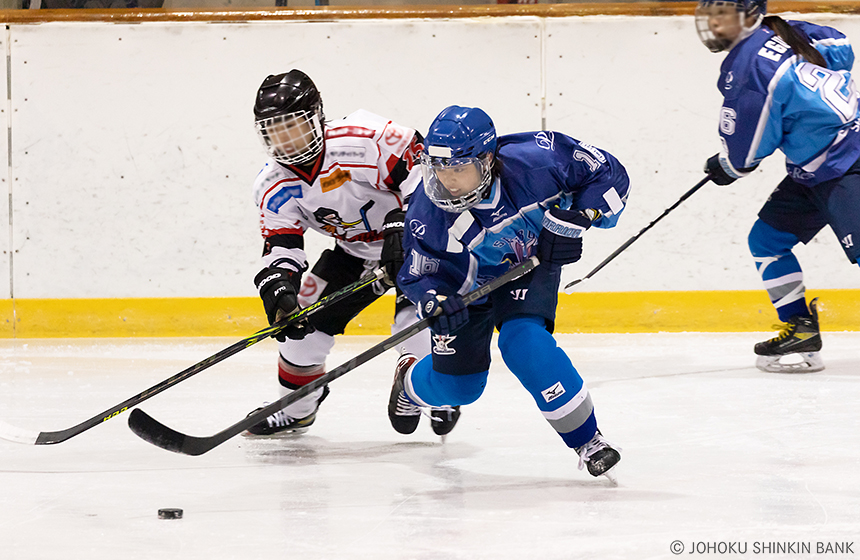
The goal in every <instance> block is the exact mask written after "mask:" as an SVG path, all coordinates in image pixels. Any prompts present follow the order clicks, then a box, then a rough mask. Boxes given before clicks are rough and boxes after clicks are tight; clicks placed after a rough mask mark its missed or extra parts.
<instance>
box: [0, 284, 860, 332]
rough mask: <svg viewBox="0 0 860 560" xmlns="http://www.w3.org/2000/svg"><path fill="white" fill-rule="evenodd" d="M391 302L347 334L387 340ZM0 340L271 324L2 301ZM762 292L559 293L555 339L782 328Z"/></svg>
mask: <svg viewBox="0 0 860 560" xmlns="http://www.w3.org/2000/svg"><path fill="white" fill-rule="evenodd" d="M807 296H808V298H812V297H818V298H819V310H820V317H821V328H822V330H824V331H860V290H812V291H809V292H807ZM393 308H394V296H391V295H386V296H383V297H382V298H380V299H379V300H377V301H376V302H375V303H374V304H372V305H371V306H369V307H368V308H367V309H365V310H364V312H362V313H361V314H360V315H359V316H358V317H357V318H356V319H355V320H353V321H352V323H351V324H350V325H349V327H348V328H347V330H346V334H348V335H387V334H389V333H390V324H391V319H392V314H393ZM0 311H2V317H3V321H2V332H0V338H78V337H173V336H231V337H244V336H249V335H250V334H252V333H254V332H256V331H257V330H259V329H261V328H263V327H265V326H266V321H265V315H264V314H263V310H262V305H261V304H260V302H259V299H257V298H135V299H121V298H117V299H16V300H9V299H7V300H3V301H2V303H0ZM778 322H779V321H778V319H777V317H776V313H775V312H774V310H773V307H772V306H771V304H770V301H768V299H767V295H766V293H765V292H764V291H762V290H756V291H696V292H666V291H653V292H589V293H581V294H576V293H574V294H569V295H568V294H559V306H558V317H557V321H556V332H558V333H648V332H758V331H770V330H772V327H773V325H774V324H776V323H778Z"/></svg>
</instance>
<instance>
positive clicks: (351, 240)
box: [254, 110, 422, 270]
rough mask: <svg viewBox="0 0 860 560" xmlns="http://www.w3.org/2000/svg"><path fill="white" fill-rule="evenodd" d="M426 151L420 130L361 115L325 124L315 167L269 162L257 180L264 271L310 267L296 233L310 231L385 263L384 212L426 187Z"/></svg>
mask: <svg viewBox="0 0 860 560" xmlns="http://www.w3.org/2000/svg"><path fill="white" fill-rule="evenodd" d="M421 149H422V145H421V143H420V135H418V136H416V134H415V130H414V129H411V128H407V127H403V126H400V125H398V124H396V123H394V122H392V121H390V120H387V119H384V118H382V117H380V116H378V115H374V114H373V113H370V112H368V111H364V110H358V111H356V112H354V113H352V114H351V115H349V116H348V117H346V118H343V119H340V120H335V121H331V122H328V123H326V125H325V145H324V148H323V157H321V158H319V160H318V161H317V162H316V164H315V165H314V167H313V169H310V170H305V169H300V168H296V167H292V166H290V167H287V166H284V165H281V164H279V163H278V162H276V161H275V160H273V159H269V161H267V162H266V165H265V166H264V167H263V169H262V170H261V171H260V173H259V175H257V179H256V180H255V182H254V200H255V201H256V204H257V208H258V209H259V212H260V228H261V231H262V234H263V237H264V238H265V239H266V250H265V251H264V253H265V254H264V257H263V264H264V266H278V267H282V268H291V269H296V270H302V269H304V268H305V267H306V266H307V256H306V255H305V252H304V250H303V249H302V247H300V246H297V245H301V244H300V243H299V244H297V243H296V239H297V238H296V237H295V235H303V234H304V232H305V230H307V229H308V228H310V229H313V230H315V231H318V232H319V233H321V234H323V235H326V236H328V237H333V238H334V239H335V240H336V243H337V244H338V245H340V246H341V247H342V248H343V250H344V251H346V252H347V253H348V254H350V255H352V256H355V257H358V258H361V259H365V260H370V261H377V260H379V256H380V251H381V250H382V224H383V220H384V218H385V215H386V214H387V213H388V212H389V211H391V210H393V209H395V208H401V207H402V206H403V199H404V198H405V197H406V196H408V195H410V194H411V193H412V191H413V190H415V187H416V186H417V185H418V184H420V181H421V171H420V165H419V161H418V157H419V154H420V152H421Z"/></svg>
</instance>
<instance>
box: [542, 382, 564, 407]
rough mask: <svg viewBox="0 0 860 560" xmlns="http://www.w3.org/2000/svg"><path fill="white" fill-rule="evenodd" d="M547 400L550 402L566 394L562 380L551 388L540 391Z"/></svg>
mask: <svg viewBox="0 0 860 560" xmlns="http://www.w3.org/2000/svg"><path fill="white" fill-rule="evenodd" d="M540 394H541V395H542V396H543V398H544V400H545V401H546V402H550V401H552V400H554V399H557V398H558V397H560V396H562V395H563V394H564V386H563V385H562V384H561V381H559V382H558V383H556V384H555V385H553V386H552V387H550V388H549V389H544V390H543V391H541V392H540Z"/></svg>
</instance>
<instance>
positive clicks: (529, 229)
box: [397, 131, 629, 302]
mask: <svg viewBox="0 0 860 560" xmlns="http://www.w3.org/2000/svg"><path fill="white" fill-rule="evenodd" d="M496 166H497V167H496V169H497V174H496V178H495V180H494V182H493V184H492V186H491V188H490V190H489V194H488V195H487V196H486V197H485V198H484V200H482V201H481V202H480V203H479V204H477V205H476V206H474V207H472V208H471V209H469V210H467V211H465V212H463V213H461V214H455V213H452V212H446V211H445V210H442V209H441V208H439V207H437V206H436V205H435V204H433V203H432V202H431V201H430V199H428V198H427V196H426V195H425V194H424V189H423V188H422V187H419V188H417V189H416V190H415V192H414V194H413V195H412V198H411V199H410V202H409V210H408V212H407V214H406V224H405V225H406V227H405V228H404V229H405V235H404V241H403V246H404V253H405V254H406V260H405V264H404V265H403V268H401V269H400V274H399V275H398V277H397V280H398V285H399V286H400V287H401V289H402V290H403V291H404V293H405V294H406V296H407V297H408V298H409V299H410V300H412V301H413V302H417V301H419V300H420V299H421V296H422V295H423V294H424V293H426V292H427V291H429V290H436V291H437V293H439V294H453V293H459V294H465V293H467V292H469V291H470V290H472V289H474V288H476V287H477V286H479V285H481V284H484V283H485V282H487V281H488V280H490V279H492V278H496V277H498V276H500V275H502V274H504V273H505V272H507V271H508V270H509V269H510V268H511V267H513V266H515V265H517V264H519V263H521V262H523V261H524V260H526V259H528V258H529V257H531V256H533V255H535V254H536V253H537V242H538V235H539V234H540V230H541V222H542V220H543V217H544V213H545V212H546V210H547V208H549V207H550V206H551V205H554V204H559V205H561V207H563V208H572V209H577V210H583V209H587V208H593V209H596V210H599V211H600V212H601V214H602V217H600V218H598V219H597V220H596V221H595V222H594V224H593V225H594V226H596V227H601V228H609V227H612V226H614V225H615V222H616V221H617V220H618V215H619V214H620V213H621V212H622V210H624V205H625V203H626V201H627V194H628V190H629V181H628V178H627V172H626V170H625V169H624V167H623V166H622V165H621V163H619V162H618V160H617V159H615V158H614V157H613V156H612V155H611V154H609V153H607V152H605V151H603V150H600V149H597V148H595V147H593V146H591V145H589V144H586V143H585V142H579V141H577V140H574V139H573V138H570V137H569V136H566V135H564V134H561V133H558V132H546V131H542V132H527V133H521V134H511V135H508V136H502V137H500V138H499V140H498V148H497V150H496Z"/></svg>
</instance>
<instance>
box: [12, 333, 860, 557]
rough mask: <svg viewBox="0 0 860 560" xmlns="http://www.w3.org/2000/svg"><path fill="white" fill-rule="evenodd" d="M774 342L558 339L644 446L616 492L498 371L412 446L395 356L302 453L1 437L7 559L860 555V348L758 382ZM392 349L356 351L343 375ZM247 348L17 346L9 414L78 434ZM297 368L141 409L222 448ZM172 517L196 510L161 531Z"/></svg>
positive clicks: (350, 346) (146, 343)
mask: <svg viewBox="0 0 860 560" xmlns="http://www.w3.org/2000/svg"><path fill="white" fill-rule="evenodd" d="M766 335H770V333H739V334H697V333H679V334H637V335H584V334H583V335H560V336H559V337H558V338H559V340H560V342H561V344H562V345H563V346H564V348H565V349H566V350H567V351H568V353H569V355H570V356H571V357H572V359H573V361H574V363H575V364H576V366H577V367H578V369H579V370H580V372H581V373H582V375H583V377H584V378H585V379H586V382H587V384H588V386H589V388H590V390H591V392H592V395H593V398H594V402H595V406H596V410H597V415H598V422H599V425H600V427H601V429H602V431H603V432H604V434H605V436H606V437H607V439H609V440H610V441H611V442H613V443H615V444H617V445H618V446H620V447H621V449H622V462H621V464H620V465H619V467H618V468H617V475H618V479H619V485H618V486H617V487H613V486H612V485H611V484H609V483H608V481H607V480H606V479H605V478H601V479H594V478H592V477H591V476H589V475H588V474H587V473H586V472H585V471H579V470H577V462H578V458H577V456H576V454H575V453H574V452H573V451H572V450H569V449H567V448H566V447H565V446H564V445H563V444H562V442H561V440H560V439H559V438H558V436H557V435H556V434H555V433H554V432H553V431H552V430H551V429H550V427H549V425H548V424H547V423H546V422H545V421H544V419H543V417H542V416H541V415H540V414H539V412H538V411H537V409H536V407H535V406H534V404H533V402H532V401H531V399H530V397H529V396H528V394H527V393H526V392H525V391H524V390H523V389H521V388H520V386H519V385H518V383H517V381H516V379H515V378H514V377H513V376H512V375H511V374H510V373H509V372H508V370H507V369H506V368H505V366H504V364H503V362H502V361H501V359H500V358H499V356H498V353H495V354H494V364H493V368H492V370H491V374H490V380H489V384H488V387H487V390H486V392H485V393H484V395H483V396H482V398H481V399H480V400H479V401H478V402H477V403H475V404H473V405H471V406H468V407H465V408H464V410H463V416H462V418H461V420H460V423H459V425H458V426H457V428H456V429H455V430H454V431H453V432H452V433H451V434H450V435H449V436H448V438H447V441H445V442H444V443H443V442H441V441H440V438H438V437H437V436H435V435H434V434H433V433H432V431H431V430H430V427H429V421H428V420H427V419H426V418H425V419H422V424H421V426H419V429H418V431H417V432H416V433H415V434H413V435H411V436H402V435H399V434H397V433H395V432H394V431H393V430H392V429H391V427H390V426H389V424H388V419H387V416H386V403H387V398H388V391H389V387H390V378H391V376H392V372H393V366H394V363H395V358H396V356H395V355H394V353H393V352H388V353H386V354H383V355H382V356H381V357H379V358H376V359H375V360H373V361H371V362H369V363H368V364H366V365H364V366H362V367H360V368H358V369H356V370H355V371H352V372H350V373H348V374H347V375H346V376H344V377H342V378H341V379H338V380H336V381H335V382H333V383H332V385H331V389H332V393H331V396H330V397H329V398H328V400H327V401H326V402H325V403H324V404H323V406H322V408H321V411H320V415H319V417H318V420H317V422H316V424H315V425H314V426H313V427H312V428H311V430H310V431H309V432H308V433H307V434H305V435H303V436H300V437H296V438H292V439H287V438H282V439H273V440H265V441H262V440H248V439H245V438H242V437H236V438H233V439H231V440H228V441H227V442H226V443H224V444H222V445H221V446H219V447H216V448H215V449H213V450H212V451H210V452H209V453H207V454H205V455H202V456H198V457H190V456H183V455H177V454H174V453H170V452H168V451H164V450H162V449H159V448H157V447H154V446H152V445H151V444H149V443H146V442H144V441H143V440H141V439H139V438H138V437H137V436H135V435H134V434H133V433H132V432H131V431H130V430H129V429H128V426H127V423H126V422H127V418H128V414H122V415H119V416H117V417H116V418H114V419H112V420H110V421H108V422H105V423H103V424H100V425H97V426H95V427H94V428H92V429H90V430H88V431H86V432H84V433H82V434H80V435H78V436H76V437H74V438H72V439H70V440H68V441H66V442H64V443H60V444H56V445H40V446H35V445H22V444H16V443H11V442H6V441H0V488H2V490H0V504H2V507H0V558H2V559H4V560H5V559H10V560H38V559H50V560H56V559H62V560H75V559H85V558H86V559H104V558H132V559H138V558H139V559H162V558H169V559H176V560H180V559H205V560H212V559H222V558H225V559H233V558H243V559H244V558H253V559H264V558H265V559H276V558H284V559H289V560H300V559H311V558H313V559H334V558H338V559H340V558H362V559H364V558H367V559H371V558H373V559H383V560H384V559H398V560H401V559H427V560H446V559H461V558H462V559H479V558H487V559H498V558H517V559H519V558H542V559H573V558H597V559H609V558H623V559H627V558H632V559H647V558H673V557H676V556H679V555H681V556H690V555H691V553H692V555H693V556H706V555H720V556H723V557H742V556H743V557H746V556H766V557H768V558H806V557H809V558H812V557H823V556H843V557H849V556H853V555H856V554H860V475H858V471H860V445H858V444H860V435H858V434H860V411H858V406H857V405H858V395H860V392H858V389H860V333H856V332H855V333H832V332H831V333H825V334H824V350H823V356H824V360H825V363H826V365H827V369H826V370H825V371H823V372H820V373H813V374H806V375H784V374H783V375H780V374H770V373H763V372H761V371H758V370H756V369H755V368H754V367H753V361H754V357H753V355H752V351H751V350H752V346H753V344H754V343H755V342H756V341H758V340H760V339H763V338H765V337H766ZM379 340H381V338H378V337H358V336H353V337H341V338H340V339H339V342H338V344H337V345H336V347H335V349H334V352H333V354H332V356H331V360H330V362H329V366H330V367H331V366H334V365H339V364H340V363H342V362H345V361H347V360H348V359H349V358H351V357H352V356H354V355H356V354H357V353H359V352H361V351H362V350H363V349H365V348H367V347H369V346H370V345H372V344H373V343H375V342H377V341H379ZM234 341H235V340H234V339H226V338H197V339H173V338H165V339H62V340H56V339H54V340H49V339H41V340H35V339H34V340H3V341H0V356H2V358H0V372H2V375H0V419H2V420H3V421H5V422H7V423H9V424H12V425H15V426H18V427H20V428H25V429H29V430H36V431H53V430H60V429H64V428H68V427H70V426H73V425H75V424H77V423H79V422H82V421H83V420H86V419H87V418H90V417H91V416H94V415H95V414H98V413H99V412H101V411H103V410H105V409H109V408H110V407H112V406H113V405H115V404H118V403H120V402H122V401H123V400H125V399H127V398H129V397H131V396H133V395H136V394H137V393H139V392H141V391H143V390H144V389H146V388H147V387H150V386H152V385H155V384H156V383H158V382H160V381H162V380H164V379H166V378H168V377H170V376H171V375H173V374H175V373H177V372H179V371H181V370H183V369H185V368H186V367H188V366H190V365H191V364H194V363H196V362H198V361H200V360H202V359H203V358H205V357H207V356H209V355H211V354H214V353H215V352H217V351H218V350H220V349H222V348H224V347H225V346H227V345H229V344H231V343H232V342H234ZM275 353H276V348H275V344H274V342H273V341H270V340H267V341H264V342H262V343H260V344H257V345H256V346H254V347H252V348H249V349H247V350H244V351H242V352H240V353H239V354H237V355H236V356H234V357H232V358H230V359H228V360H226V361H224V362H222V363H221V364H218V365H216V366H214V367H212V368H210V369H208V370H205V371H203V372H201V373H199V374H198V375H196V376H194V377H192V378H190V379H188V380H186V381H184V382H182V383H180V384H178V385H176V386H174V387H172V388H170V389H168V390H167V391H165V392H163V393H161V394H159V395H157V396H155V397H153V398H151V399H150V400H147V401H146V402H144V403H142V404H141V405H140V408H142V409H144V410H146V411H147V412H148V413H149V414H151V415H152V416H153V417H155V418H157V419H158V420H160V421H162V422H164V423H165V424H167V425H168V426H170V427H172V428H175V429H178V430H181V431H184V432H186V433H190V434H193V435H211V434H214V433H215V432H217V431H220V430H221V429H223V428H225V427H227V426H229V425H230V424H233V423H234V422H236V421H238V420H239V419H241V418H242V417H243V416H244V415H245V414H246V413H247V412H248V411H249V410H251V409H253V408H255V407H256V406H258V405H259V404H261V402H262V401H264V400H266V399H267V398H270V397H273V396H274V395H275V383H276V381H275V373H274V361H275ZM160 508H181V509H182V510H183V513H184V516H183V518H182V519H179V520H161V519H158V516H157V511H158V510H159V509H160ZM837 546H838V547H840V548H837ZM709 547H710V548H709ZM825 547H829V548H825ZM807 548H808V551H807ZM840 550H841V552H842V554H835V553H836V552H839V551H840ZM721 551H722V552H724V553H723V554H721V553H720V552H721ZM733 551H734V552H733ZM819 552H821V553H820V554H819ZM825 552H826V554H825Z"/></svg>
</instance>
